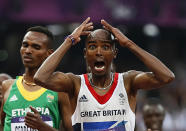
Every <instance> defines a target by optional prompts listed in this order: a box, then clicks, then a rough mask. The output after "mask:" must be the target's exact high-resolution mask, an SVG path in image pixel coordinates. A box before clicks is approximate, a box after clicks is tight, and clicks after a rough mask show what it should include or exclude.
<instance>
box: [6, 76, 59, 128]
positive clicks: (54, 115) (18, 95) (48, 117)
mask: <svg viewBox="0 0 186 131" xmlns="http://www.w3.org/2000/svg"><path fill="white" fill-rule="evenodd" d="M22 79H23V77H22V76H17V77H16V80H15V82H14V84H13V85H12V89H11V91H10V94H9V96H8V99H7V100H6V102H5V104H4V107H3V111H4V112H5V113H6V117H5V121H4V131H29V130H30V128H28V127H27V126H26V125H25V123H24V117H25V115H26V113H27V112H32V111H31V109H30V108H29V107H30V106H32V107H33V108H35V109H36V110H37V111H38V112H39V113H40V115H41V118H42V120H43V121H44V122H45V123H47V124H49V125H50V126H52V127H54V128H56V129H59V123H60V120H61V118H60V114H59V108H58V93H57V92H54V91H51V90H47V89H45V88H41V89H39V90H37V91H34V92H29V91H27V90H25V88H24V87H23V85H22ZM31 130H33V129H31ZM33 131H35V130H33Z"/></svg>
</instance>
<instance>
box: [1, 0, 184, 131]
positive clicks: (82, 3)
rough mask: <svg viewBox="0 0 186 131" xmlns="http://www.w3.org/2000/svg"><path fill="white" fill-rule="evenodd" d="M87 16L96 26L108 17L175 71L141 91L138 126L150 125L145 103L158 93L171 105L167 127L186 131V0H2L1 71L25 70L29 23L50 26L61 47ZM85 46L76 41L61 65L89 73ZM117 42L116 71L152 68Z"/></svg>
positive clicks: (166, 129)
mask: <svg viewBox="0 0 186 131" xmlns="http://www.w3.org/2000/svg"><path fill="white" fill-rule="evenodd" d="M87 17H91V21H93V22H94V26H95V28H102V27H101V24H100V20H101V19H105V20H107V21H108V22H109V23H110V24H112V25H113V26H115V27H117V28H119V29H120V30H121V31H122V32H124V34H125V35H126V36H127V37H129V38H130V39H131V40H133V41H134V42H135V43H136V44H138V45H139V46H140V47H142V48H144V49H145V50H147V51H148V52H150V53H152V54H153V55H155V56H156V57H158V58H159V59H160V60H161V61H163V62H164V63H165V64H166V65H167V66H168V67H169V68H170V69H171V70H172V71H173V72H174V73H175V76H176V79H175V81H174V82H173V83H171V84H169V85H167V86H164V87H163V88H161V89H158V90H152V91H140V92H139V93H138V104H137V110H136V130H137V131H145V129H144V125H143V119H142V114H141V110H142V106H143V104H144V103H145V102H146V100H147V99H148V98H150V97H156V98H158V99H159V100H160V102H161V103H162V105H163V106H164V107H165V108H166V111H167V112H166V117H165V121H164V131H186V80H185V79H186V0H67V1H66V0H37V1H35V0H0V73H8V74H9V75H11V76H12V77H14V78H15V76H16V75H21V74H22V72H23V69H24V68H23V66H22V62H21V58H20V52H19V48H20V46H21V41H22V38H23V36H24V33H25V31H26V29H27V28H29V27H31V26H35V25H42V26H46V27H48V28H49V30H51V31H52V32H53V34H54V35H55V44H54V48H55V49H56V48H57V47H58V46H59V45H60V44H61V43H62V42H63V40H64V38H65V36H66V35H68V34H70V33H71V32H72V31H73V30H74V28H75V27H77V25H79V24H80V23H81V22H82V21H83V20H84V19H86V18H87ZM82 39H83V38H82ZM83 47H84V44H83V41H82V42H81V43H80V44H78V45H76V46H73V47H72V48H71V49H70V50H69V51H68V53H67V54H66V55H65V57H64V60H63V62H61V63H60V66H59V68H58V70H61V71H64V72H73V73H76V74H81V73H85V72H86V68H85V61H84V58H83ZM118 48H119V53H118V57H117V59H116V60H115V61H114V64H115V67H116V71H117V72H124V71H127V70H132V69H135V70H142V71H149V70H148V69H147V68H146V67H145V66H144V65H143V63H142V62H140V61H139V60H138V59H137V58H136V57H135V56H134V55H133V54H132V53H131V52H130V51H128V50H127V49H125V48H121V47H120V46H118Z"/></svg>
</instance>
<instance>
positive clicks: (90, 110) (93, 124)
mask: <svg viewBox="0 0 186 131" xmlns="http://www.w3.org/2000/svg"><path fill="white" fill-rule="evenodd" d="M80 77H81V88H80V91H79V94H78V99H77V106H76V109H75V112H74V113H73V115H72V125H73V128H74V130H75V131H134V126H135V114H134V113H133V112H132V110H131V108H130V106H129V102H128V97H127V93H126V90H125V87H124V82H123V75H122V74H121V73H115V75H114V82H113V84H112V86H111V88H110V89H109V91H108V92H107V93H106V94H105V95H103V96H100V95H98V94H97V93H96V92H95V91H94V89H93V87H91V85H90V83H89V80H88V76H87V74H84V75H80Z"/></svg>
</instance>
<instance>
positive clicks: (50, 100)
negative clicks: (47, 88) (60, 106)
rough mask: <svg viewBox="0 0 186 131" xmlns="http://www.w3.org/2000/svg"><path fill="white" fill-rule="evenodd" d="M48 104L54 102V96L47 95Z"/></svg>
mask: <svg viewBox="0 0 186 131" xmlns="http://www.w3.org/2000/svg"><path fill="white" fill-rule="evenodd" d="M47 100H48V102H52V101H53V100H54V96H53V95H52V94H47Z"/></svg>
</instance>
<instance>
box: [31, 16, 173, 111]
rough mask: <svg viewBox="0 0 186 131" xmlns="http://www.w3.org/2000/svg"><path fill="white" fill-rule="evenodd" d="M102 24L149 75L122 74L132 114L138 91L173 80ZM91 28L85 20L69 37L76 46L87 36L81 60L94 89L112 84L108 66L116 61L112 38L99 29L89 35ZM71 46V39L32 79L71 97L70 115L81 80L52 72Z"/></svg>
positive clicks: (157, 63) (116, 31)
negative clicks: (82, 36)
mask: <svg viewBox="0 0 186 131" xmlns="http://www.w3.org/2000/svg"><path fill="white" fill-rule="evenodd" d="M101 24H102V25H103V28H104V29H105V30H107V31H109V32H111V33H112V34H113V35H114V36H115V39H116V40H117V41H118V43H119V44H120V46H122V47H124V48H127V49H129V50H130V51H131V52H132V53H133V54H134V55H136V57H138V58H139V59H140V60H141V61H142V62H143V63H144V65H145V66H146V67H147V68H149V70H150V71H151V72H142V71H136V70H131V71H127V72H125V73H123V78H124V83H125V88H126V91H127V95H128V101H129V104H130V107H131V109H132V111H133V112H135V108H136V96H137V91H138V90H139V89H146V90H147V89H155V88H159V87H161V86H163V85H165V84H168V83H170V82H171V81H172V80H174V78H175V76H174V74H173V72H172V71H171V70H169V69H168V67H166V66H165V65H164V64H163V63H162V62H161V61H160V60H159V59H157V58H156V57H155V56H153V55H152V54H150V53H148V52H146V51H145V50H143V49H142V48H140V47H139V46H138V45H136V44H135V43H134V42H133V41H131V40H130V39H128V38H127V37H126V36H125V35H124V34H123V33H122V32H121V31H120V30H119V29H117V28H115V27H113V26H111V25H110V24H108V23H107V22H106V21H105V20H101ZM92 28H93V27H92V22H90V18H87V19H86V20H85V21H84V22H83V23H82V24H81V25H80V26H79V27H77V28H76V29H75V30H74V31H73V32H72V34H71V36H73V38H74V39H75V44H78V42H79V41H80V40H81V39H80V36H81V35H83V34H88V38H87V40H86V43H85V49H84V58H85V59H86V62H87V66H88V71H89V73H90V74H91V76H92V77H91V80H92V82H93V84H94V85H95V86H97V87H100V88H104V87H106V86H107V85H109V83H110V81H111V76H112V75H111V73H112V68H111V67H112V66H111V65H112V62H113V59H114V58H116V55H117V49H116V48H115V46H114V45H113V44H112V42H111V38H110V37H108V36H107V31H105V30H103V29H98V30H94V31H93V32H91V33H90V32H89V30H90V29H92ZM71 46H72V41H71V39H70V38H67V39H66V40H65V41H64V42H63V43H62V44H61V45H60V46H59V48H58V49H57V50H56V51H55V52H54V53H53V54H52V55H50V56H49V57H48V58H47V59H46V60H45V62H44V63H43V64H42V65H41V67H40V68H39V70H38V71H37V72H36V74H35V76H34V81H35V82H36V83H37V84H38V85H41V86H43V87H45V88H47V89H51V90H54V91H62V92H67V93H68V94H69V97H70V103H71V107H72V112H74V111H75V108H76V104H77V97H78V94H79V91H80V85H81V80H80V77H79V76H78V75H75V74H73V73H63V72H54V71H55V69H56V68H57V66H58V64H59V62H60V61H61V60H63V56H64V55H65V53H66V52H67V51H68V50H69V49H70V48H71ZM76 46H78V45H76ZM94 90H95V92H96V93H97V94H99V95H104V94H105V93H107V92H108V90H109V88H107V89H106V90H99V89H97V88H94ZM87 106H88V105H87Z"/></svg>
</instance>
